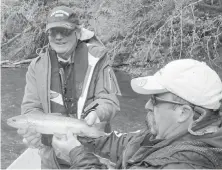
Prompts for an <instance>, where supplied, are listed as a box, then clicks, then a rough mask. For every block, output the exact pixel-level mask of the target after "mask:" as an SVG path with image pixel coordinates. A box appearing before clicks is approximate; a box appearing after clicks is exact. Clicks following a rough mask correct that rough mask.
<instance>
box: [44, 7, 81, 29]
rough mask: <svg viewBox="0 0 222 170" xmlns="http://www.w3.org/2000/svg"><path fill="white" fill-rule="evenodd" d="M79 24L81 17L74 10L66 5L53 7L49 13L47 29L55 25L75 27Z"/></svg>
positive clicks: (68, 27)
mask: <svg viewBox="0 0 222 170" xmlns="http://www.w3.org/2000/svg"><path fill="white" fill-rule="evenodd" d="M78 25H80V23H79V19H78V17H77V15H76V13H75V12H74V10H73V9H71V8H69V7H66V6H59V7H55V8H53V9H52V11H51V12H50V13H49V16H48V18H47V23H46V31H47V30H49V29H50V28H55V27H63V28H67V29H75V28H76V27H77V26H78Z"/></svg>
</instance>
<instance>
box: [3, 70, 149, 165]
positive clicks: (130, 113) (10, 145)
mask: <svg viewBox="0 0 222 170" xmlns="http://www.w3.org/2000/svg"><path fill="white" fill-rule="evenodd" d="M26 71H27V69H26V68H2V69H1V169H5V168H7V167H8V166H9V165H10V164H11V163H12V162H13V161H14V160H15V159H16V158H17V157H18V156H19V155H20V154H21V153H22V152H23V151H24V150H25V149H26V146H25V145H24V144H23V143H22V138H21V137H20V136H19V135H18V134H17V133H16V129H14V128H11V127H9V126H8V125H7V124H6V120H7V119H8V118H10V117H13V116H16V115H19V114H20V111H21V109H20V105H21V102H22V97H23V94H24V87H25V73H26ZM116 76H117V79H118V82H119V85H120V89H121V91H122V96H119V97H118V98H119V101H120V107H121V111H120V112H118V113H117V115H116V117H115V118H114V119H113V120H112V121H111V124H112V129H113V130H118V131H120V132H129V131H136V130H138V129H141V128H143V127H144V126H145V121H144V120H145V119H144V118H145V115H146V111H145V109H144V105H145V103H146V101H147V98H148V96H145V95H138V94H136V93H134V92H133V91H132V89H131V87H130V79H131V78H130V76H129V75H127V74H125V73H122V72H116Z"/></svg>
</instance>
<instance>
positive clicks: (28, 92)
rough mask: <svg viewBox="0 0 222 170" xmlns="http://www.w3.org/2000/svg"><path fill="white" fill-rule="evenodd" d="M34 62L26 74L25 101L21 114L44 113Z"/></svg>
mask: <svg viewBox="0 0 222 170" xmlns="http://www.w3.org/2000/svg"><path fill="white" fill-rule="evenodd" d="M34 62H35V61H32V63H31V64H30V65H29V67H28V71H27V73H26V86H25V93H24V97H23V101H22V104H21V114H27V113H32V112H33V111H35V112H36V111H39V112H40V113H43V107H42V104H41V102H40V99H39V95H38V91H37V84H36V79H35V70H34V68H33V67H34Z"/></svg>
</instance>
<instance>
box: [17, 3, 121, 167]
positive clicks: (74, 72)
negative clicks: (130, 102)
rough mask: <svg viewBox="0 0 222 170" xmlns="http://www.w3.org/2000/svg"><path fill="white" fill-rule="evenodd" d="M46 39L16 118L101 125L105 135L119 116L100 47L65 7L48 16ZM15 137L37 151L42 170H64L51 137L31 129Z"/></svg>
mask: <svg viewBox="0 0 222 170" xmlns="http://www.w3.org/2000/svg"><path fill="white" fill-rule="evenodd" d="M46 33H47V34H48V40H49V44H48V45H46V46H45V47H44V48H43V49H42V50H41V51H40V53H39V57H37V58H36V59H35V60H34V61H32V63H31V64H30V66H29V68H28V72H27V75H26V88H25V94H24V98H23V102H22V106H21V108H22V114H29V113H33V112H34V113H36V112H37V113H40V114H41V113H46V114H47V113H52V114H54V113H61V114H62V115H63V116H71V117H74V118H82V119H85V121H86V122H87V124H88V125H90V126H91V125H94V124H95V123H99V122H105V123H106V126H105V128H104V130H105V131H106V132H109V131H110V124H109V122H110V120H111V119H112V118H113V117H114V116H115V113H116V111H117V110H119V101H118V99H117V97H116V94H118V93H119V87H118V83H117V81H116V78H115V74H114V72H113V70H112V68H111V67H110V65H109V57H108V56H107V55H106V49H105V47H104V45H103V44H102V43H101V42H100V41H99V40H98V39H97V38H96V37H95V35H94V33H93V32H91V31H89V30H87V29H84V28H82V27H81V25H80V21H79V18H78V16H77V15H76V13H75V12H74V11H73V10H72V9H71V8H69V7H66V6H59V7H55V8H54V9H52V11H51V12H50V13H49V15H48V18H47V24H46ZM18 133H19V134H20V135H22V136H23V138H24V139H23V141H24V142H25V143H26V144H28V146H29V147H35V148H41V151H40V155H41V158H42V167H43V168H50V169H51V168H55V166H56V165H57V164H59V165H61V168H69V167H70V164H69V162H68V161H67V160H66V159H64V157H62V156H61V154H59V153H60V151H59V150H58V148H57V147H56V146H55V145H52V144H51V142H52V135H41V134H39V133H36V132H35V131H33V130H32V129H19V130H18ZM52 146H53V147H52ZM54 152H56V155H57V157H56V159H53V155H54Z"/></svg>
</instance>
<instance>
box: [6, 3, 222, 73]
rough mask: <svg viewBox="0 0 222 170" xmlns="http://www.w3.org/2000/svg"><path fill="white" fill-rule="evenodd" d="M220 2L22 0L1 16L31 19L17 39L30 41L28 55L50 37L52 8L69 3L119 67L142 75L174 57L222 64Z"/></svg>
mask: <svg viewBox="0 0 222 170" xmlns="http://www.w3.org/2000/svg"><path fill="white" fill-rule="evenodd" d="M40 2H41V3H40ZM221 3H222V1H221V0H158V1H156V0H84V1H80V0H66V1H65V0H58V1H53V0H51V1H44V2H43V1H42V0H41V1H40V0H38V1H34V0H26V1H25V0H23V1H22V2H18V4H17V5H13V6H8V7H9V8H8V9H10V10H8V9H7V10H4V11H5V12H4V15H2V18H3V19H2V21H5V20H7V18H10V16H12V15H14V14H15V13H16V14H17V15H18V14H22V16H23V17H24V18H25V21H26V22H24V21H23V20H22V21H23V27H24V28H27V27H29V26H30V25H31V27H32V31H29V32H28V33H26V34H23V35H22V37H21V38H20V39H19V40H17V44H18V48H19V47H20V46H21V45H23V46H24V44H26V46H25V49H28V50H29V51H28V50H27V51H28V52H26V53H25V55H24V54H22V55H23V56H25V57H26V58H28V57H30V55H31V54H35V50H36V49H37V48H39V47H41V46H43V45H44V44H45V43H46V42H47V40H46V37H45V35H44V24H45V21H46V16H47V13H48V11H49V10H50V9H52V8H53V7H55V6H56V5H66V6H70V7H72V8H73V9H74V10H75V11H76V13H78V14H79V17H80V19H81V21H82V24H83V26H84V27H86V28H88V29H91V30H93V31H94V32H95V33H96V35H97V36H98V37H99V38H100V39H101V41H102V42H103V43H104V44H105V45H106V47H107V48H108V50H109V51H108V55H109V56H110V59H111V60H112V62H113V66H115V67H120V68H122V69H125V70H126V71H132V70H133V72H136V74H137V75H138V74H143V75H144V74H148V73H147V72H144V71H143V70H144V69H147V68H149V69H154V70H156V69H158V68H160V67H162V66H163V65H165V64H166V63H168V62H169V61H171V60H175V59H179V58H194V59H197V60H201V61H206V62H207V63H208V64H209V65H210V66H212V67H213V68H215V69H217V70H218V69H219V70H221V69H222V46H221V44H222V40H221V39H222V12H221V11H220V8H218V7H221V8H222V6H221V5H222V4H221ZM6 6H7V5H5V7H4V8H6ZM17 20H19V19H17ZM24 23H25V24H24ZM3 25H4V26H5V27H4V28H6V29H3V30H4V33H7V32H10V31H8V30H7V22H5V23H3ZM20 25H22V24H20ZM24 28H23V30H24ZM20 30H21V29H20ZM11 32H13V31H11ZM14 32H16V31H14ZM14 32H13V33H14ZM4 35H5V34H4ZM8 36H9V35H8ZM13 36H15V34H13V35H12V37H13ZM30 37H32V38H30ZM3 38H4V37H3ZM5 39H6V40H5V41H7V40H8V39H9V38H8V39H7V37H6V38H5ZM15 47H17V46H16V45H15V43H12V44H10V45H9V46H8V47H7V48H5V49H2V51H3V52H4V51H6V52H5V53H4V55H7V56H8V57H10V55H9V53H8V51H10V50H11V49H12V48H15ZM22 55H21V54H20V55H18V57H17V58H16V57H15V58H16V59H18V58H21V57H22ZM11 56H13V55H11ZM32 56H33V55H32ZM34 56H35V55H34ZM135 70H136V71H135ZM139 70H140V71H139Z"/></svg>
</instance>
